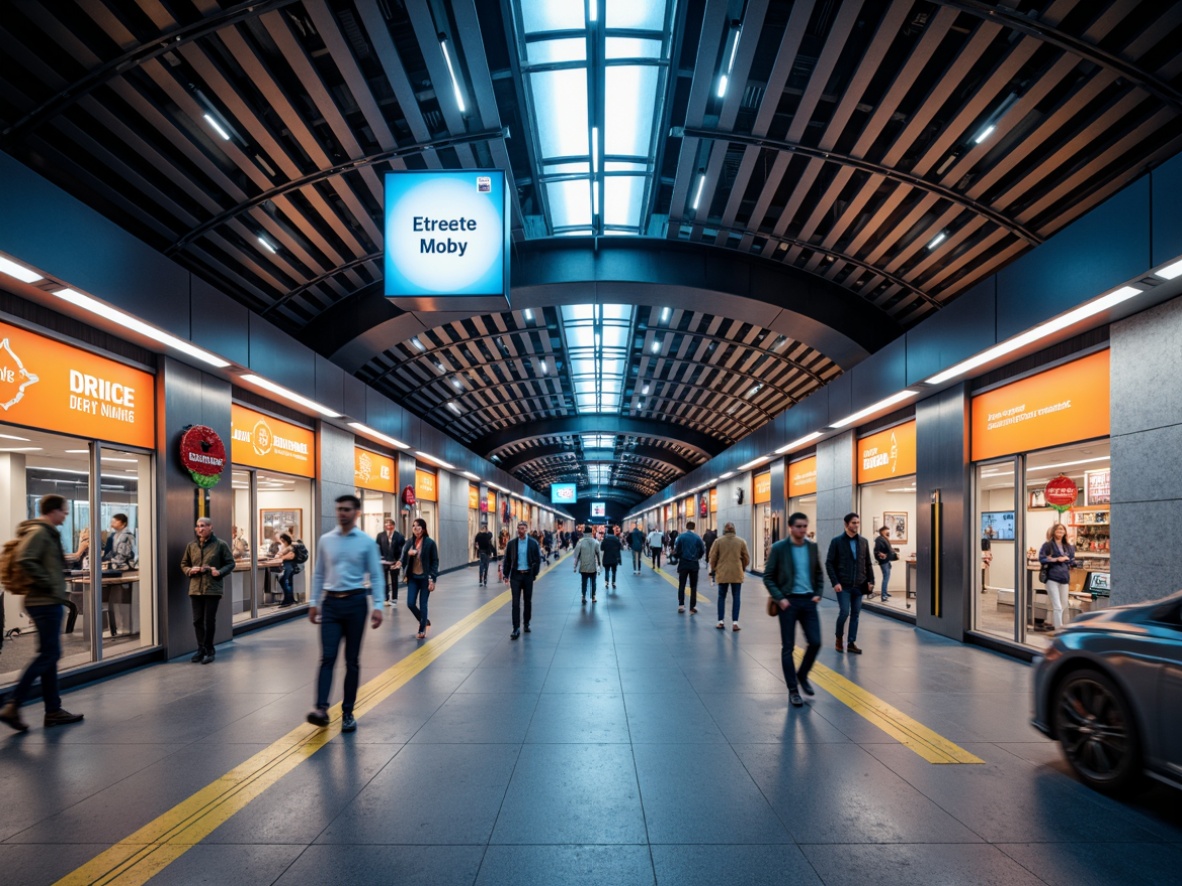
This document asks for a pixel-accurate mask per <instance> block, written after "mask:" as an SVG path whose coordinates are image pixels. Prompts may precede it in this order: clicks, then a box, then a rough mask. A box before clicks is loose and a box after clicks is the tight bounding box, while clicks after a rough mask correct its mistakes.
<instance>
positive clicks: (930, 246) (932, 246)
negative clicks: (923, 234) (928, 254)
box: [928, 231, 948, 249]
mask: <svg viewBox="0 0 1182 886" xmlns="http://www.w3.org/2000/svg"><path fill="white" fill-rule="evenodd" d="M947 237H948V235H947V234H945V233H944V232H943V231H941V232H940V233H938V234H937V235H936V236H935V237H933V238H932V242H931V243H929V244H928V249H935V248H936V247H937V246H939V245H940V244H941V243H943V242H944V241H945V240H946V239H947Z"/></svg>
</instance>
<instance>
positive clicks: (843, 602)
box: [837, 585, 863, 643]
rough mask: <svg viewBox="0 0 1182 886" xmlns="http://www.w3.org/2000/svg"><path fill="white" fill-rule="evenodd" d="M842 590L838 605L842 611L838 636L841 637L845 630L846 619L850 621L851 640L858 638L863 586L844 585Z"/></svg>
mask: <svg viewBox="0 0 1182 886" xmlns="http://www.w3.org/2000/svg"><path fill="white" fill-rule="evenodd" d="M842 589H843V590H842V592H841V593H840V594H838V595H837V605H838V607H839V608H840V609H841V612H839V613H838V616H837V636H838V638H839V639H840V638H841V636H842V632H843V631H844V630H845V622H846V619H847V618H848V619H849V622H850V636H849V642H851V643H853V642H854V641H855V640H857V639H858V618H859V617H860V616H861V615H862V599H863V597H862V588H860V587H858V586H856V585H842Z"/></svg>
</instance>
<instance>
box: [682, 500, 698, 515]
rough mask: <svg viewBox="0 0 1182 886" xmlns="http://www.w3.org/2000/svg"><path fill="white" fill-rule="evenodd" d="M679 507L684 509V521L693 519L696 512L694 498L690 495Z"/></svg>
mask: <svg viewBox="0 0 1182 886" xmlns="http://www.w3.org/2000/svg"><path fill="white" fill-rule="evenodd" d="M681 505H682V507H684V508H685V516H686V519H689V520H692V519H694V516H695V515H696V514H697V511H696V510H694V497H693V496H692V495H691V496H690V497H689V498H687V499H686V500H685V501H683V502H682V503H681Z"/></svg>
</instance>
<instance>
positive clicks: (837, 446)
mask: <svg viewBox="0 0 1182 886" xmlns="http://www.w3.org/2000/svg"><path fill="white" fill-rule="evenodd" d="M855 444H856V440H855V434H854V432H853V431H848V432H846V433H844V434H839V435H838V436H836V437H831V438H830V439H828V440H822V441H821V442H820V443H818V444H817V525H816V526H815V527H814V529H815V530H816V532H817V544H818V545H820V547H821V556H822V557H824V556H825V553H826V551H827V550H828V549H829V539H831V538H833V537H834V536H835V535H838V534H839V533H841V532H844V531H845V524H844V523H843V522H842V517H844V516H845V515H846V514H848V513H849V512H850V509H851V508H852V506H853V503H854V446H855ZM825 596H826V597H829V598H831V599H836V597H835V595H834V593H833V589H832V588H831V587H829V582H828V581H826V582H825Z"/></svg>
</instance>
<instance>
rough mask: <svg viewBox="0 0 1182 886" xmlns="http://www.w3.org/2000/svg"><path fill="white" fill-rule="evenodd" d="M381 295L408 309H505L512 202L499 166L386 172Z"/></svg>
mask: <svg viewBox="0 0 1182 886" xmlns="http://www.w3.org/2000/svg"><path fill="white" fill-rule="evenodd" d="M385 237H386V244H385V245H386V262H385V274H386V297H387V298H389V299H390V300H391V301H392V302H393V303H394V304H395V305H396V306H398V307H399V308H402V309H403V310H407V311H461V310H471V311H504V310H506V308H507V307H508V305H509V200H508V198H507V194H506V182H505V174H504V172H502V171H501V170H499V169H465V170H457V171H447V172H437V171H426V172H389V173H387V174H386V227H385Z"/></svg>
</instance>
